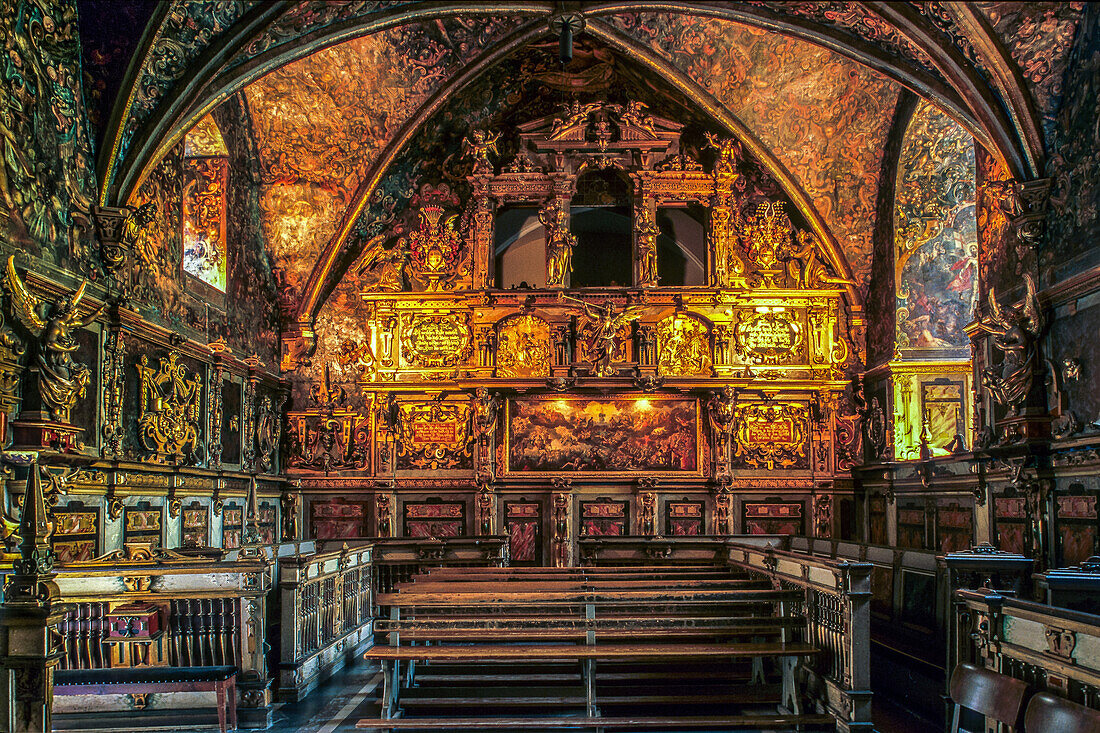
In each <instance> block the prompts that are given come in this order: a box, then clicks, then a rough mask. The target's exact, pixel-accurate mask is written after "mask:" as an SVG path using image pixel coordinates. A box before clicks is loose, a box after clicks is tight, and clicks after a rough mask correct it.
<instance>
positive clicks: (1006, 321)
mask: <svg viewBox="0 0 1100 733" xmlns="http://www.w3.org/2000/svg"><path fill="white" fill-rule="evenodd" d="M1024 282H1025V284H1026V285H1027V294H1026V295H1025V296H1024V302H1023V304H1022V305H1020V306H1018V307H1013V306H1005V307H1004V308H1002V307H1001V306H1000V304H998V303H997V294H996V292H994V289H993V288H992V287H990V288H989V313H990V315H989V317H988V318H985V319H983V320H982V321H981V323H980V324H979V325H980V326H981V328H982V330H984V331H986V332H987V333H989V334H990V335H992V336H993V345H994V346H996V347H997V348H998V349H999V350H1000V351H1001V352H1002V353H1003V354H1004V357H1003V359H1002V361H1001V367H1000V370H999V371H998V370H997V369H995V368H993V367H989V368H987V369H986V370H985V371H984V372H982V383H983V384H984V385H985V386H986V387H988V388H989V392H990V394H991V395H993V399H994V400H996V401H997V402H998V403H999V404H1002V405H1005V406H1006V407H1008V408H1009V414H1010V415H1015V414H1016V412H1017V410H1018V408H1019V407H1020V405H1021V404H1022V403H1023V402H1024V400H1026V399H1027V396H1028V393H1029V392H1031V385H1032V383H1033V381H1034V379H1035V371H1036V369H1037V368H1038V361H1039V357H1038V350H1037V348H1036V342H1037V341H1038V339H1039V336H1040V334H1042V332H1043V328H1044V327H1045V325H1046V324H1045V321H1044V319H1043V315H1042V310H1041V309H1040V307H1039V299H1038V297H1037V296H1036V294H1035V280H1034V279H1032V277H1031V275H1024Z"/></svg>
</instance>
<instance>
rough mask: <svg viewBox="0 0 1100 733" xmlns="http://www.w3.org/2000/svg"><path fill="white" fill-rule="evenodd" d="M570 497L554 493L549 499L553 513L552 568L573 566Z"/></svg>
mask: <svg viewBox="0 0 1100 733" xmlns="http://www.w3.org/2000/svg"><path fill="white" fill-rule="evenodd" d="M572 505H573V502H572V501H571V496H570V494H569V493H568V492H567V491H556V492H554V494H553V497H552V499H551V503H550V506H551V508H552V511H553V521H552V527H553V535H552V537H551V547H552V550H553V559H554V567H557V568H567V567H569V566H571V565H572V564H573V536H572V535H573V531H572V528H573V522H572V517H571V515H572Z"/></svg>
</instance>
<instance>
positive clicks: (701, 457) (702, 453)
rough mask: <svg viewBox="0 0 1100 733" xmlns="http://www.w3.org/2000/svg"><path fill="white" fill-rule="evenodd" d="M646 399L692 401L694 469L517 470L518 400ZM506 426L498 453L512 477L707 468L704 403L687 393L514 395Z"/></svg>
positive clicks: (660, 473)
mask: <svg viewBox="0 0 1100 733" xmlns="http://www.w3.org/2000/svg"><path fill="white" fill-rule="evenodd" d="M643 400H644V401H646V402H648V403H649V404H654V403H666V404H671V403H691V410H692V419H693V421H694V426H693V428H692V430H691V436H692V439H693V441H694V446H693V449H692V452H691V456H692V458H693V459H694V463H695V465H694V468H691V469H682V470H653V469H637V470H615V469H609V470H523V469H514V468H513V463H512V450H513V447H514V446H515V437H516V436H515V435H514V432H513V423H514V418H515V417H516V411H515V403H516V402H528V403H533V404H536V405H537V404H540V403H545V404H550V403H563V402H564V403H567V404H572V403H578V402H583V403H608V404H612V403H615V402H624V401H634V402H635V403H637V402H640V401H643ZM504 426H505V440H504V446H503V450H501V451H500V452H499V453H498V469H500V472H501V473H502V474H504V475H506V476H509V477H510V478H513V479H515V478H524V477H531V478H536V477H539V478H541V477H554V476H569V477H577V476H591V477H607V476H615V477H630V476H638V477H642V476H646V477H649V476H652V477H664V478H702V477H703V475H704V469H705V459H706V455H707V454H706V444H705V441H706V436H705V435H704V433H703V419H702V405H701V403H700V400H699V399H698V398H696V397H691V396H687V395H683V396H677V395H652V394H645V393H643V392H627V393H621V394H616V395H536V396H531V397H526V398H518V399H517V398H512V399H509V400H508V401H507V402H506V403H505V405H504Z"/></svg>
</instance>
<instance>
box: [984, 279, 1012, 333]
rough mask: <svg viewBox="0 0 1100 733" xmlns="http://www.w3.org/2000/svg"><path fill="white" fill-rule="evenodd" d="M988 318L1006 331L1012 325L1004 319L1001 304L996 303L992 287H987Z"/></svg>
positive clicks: (995, 295)
mask: <svg viewBox="0 0 1100 733" xmlns="http://www.w3.org/2000/svg"><path fill="white" fill-rule="evenodd" d="M989 317H990V320H992V321H993V322H994V323H996V324H997V325H998V326H1000V327H1001V328H1003V329H1007V328H1009V327H1010V326H1011V325H1012V324H1010V323H1009V322H1008V321H1007V320H1006V319H1005V314H1004V311H1003V310H1001V304H1000V303H998V302H997V292H996V290H994V288H993V286H992V285H990V286H989Z"/></svg>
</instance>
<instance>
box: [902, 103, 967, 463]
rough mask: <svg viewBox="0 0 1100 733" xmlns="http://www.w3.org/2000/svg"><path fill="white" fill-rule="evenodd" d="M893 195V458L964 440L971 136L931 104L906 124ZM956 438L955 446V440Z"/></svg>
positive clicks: (937, 450) (945, 449) (947, 448)
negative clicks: (894, 327)
mask: <svg viewBox="0 0 1100 733" xmlns="http://www.w3.org/2000/svg"><path fill="white" fill-rule="evenodd" d="M895 190H896V193H895V199H894V285H895V299H896V300H895V314H896V332H895V342H894V354H895V356H894V360H893V361H892V362H891V368H892V372H893V375H894V376H893V381H894V400H895V410H894V421H895V424H894V435H895V445H894V451H895V457H896V458H899V459H903V460H904V459H915V458H920V457H921V456H922V455H933V456H935V455H946V454H948V453H950V452H952V451H953V450H958V449H960V448H961V447H962V445H966V446H969V445H970V443H971V439H972V436H969V437H968V432H969V431H968V427H967V426H969V425H971V412H972V410H973V406H972V405H971V404H970V395H971V390H970V384H971V379H972V377H971V373H970V360H969V345H970V341H969V338H968V337H967V335H966V333H965V331H964V330H963V329H964V327H965V326H966V324H967V323H968V322H969V321H970V320H971V314H972V313H973V310H974V303H975V299H976V298H977V277H978V276H977V271H978V268H977V256H978V237H977V221H976V216H975V169H974V139H973V138H972V137H971V136H970V135H969V134H967V133H966V132H965V131H964V130H963V129H962V128H961V127H959V125H958V124H956V123H955V122H954V121H953V120H952V119H951V118H949V117H948V116H947V115H946V114H944V113H943V112H941V111H940V110H939V109H937V108H936V107H934V106H932V105H930V104H928V103H927V102H924V103H921V105H920V106H919V107H917V109H916V111H915V112H914V113H913V117H912V119H911V120H910V122H909V126H908V128H906V131H905V138H904V141H903V144H902V149H901V154H900V157H899V159H898V171H897V182H896V189H895ZM960 441H961V444H960Z"/></svg>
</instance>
